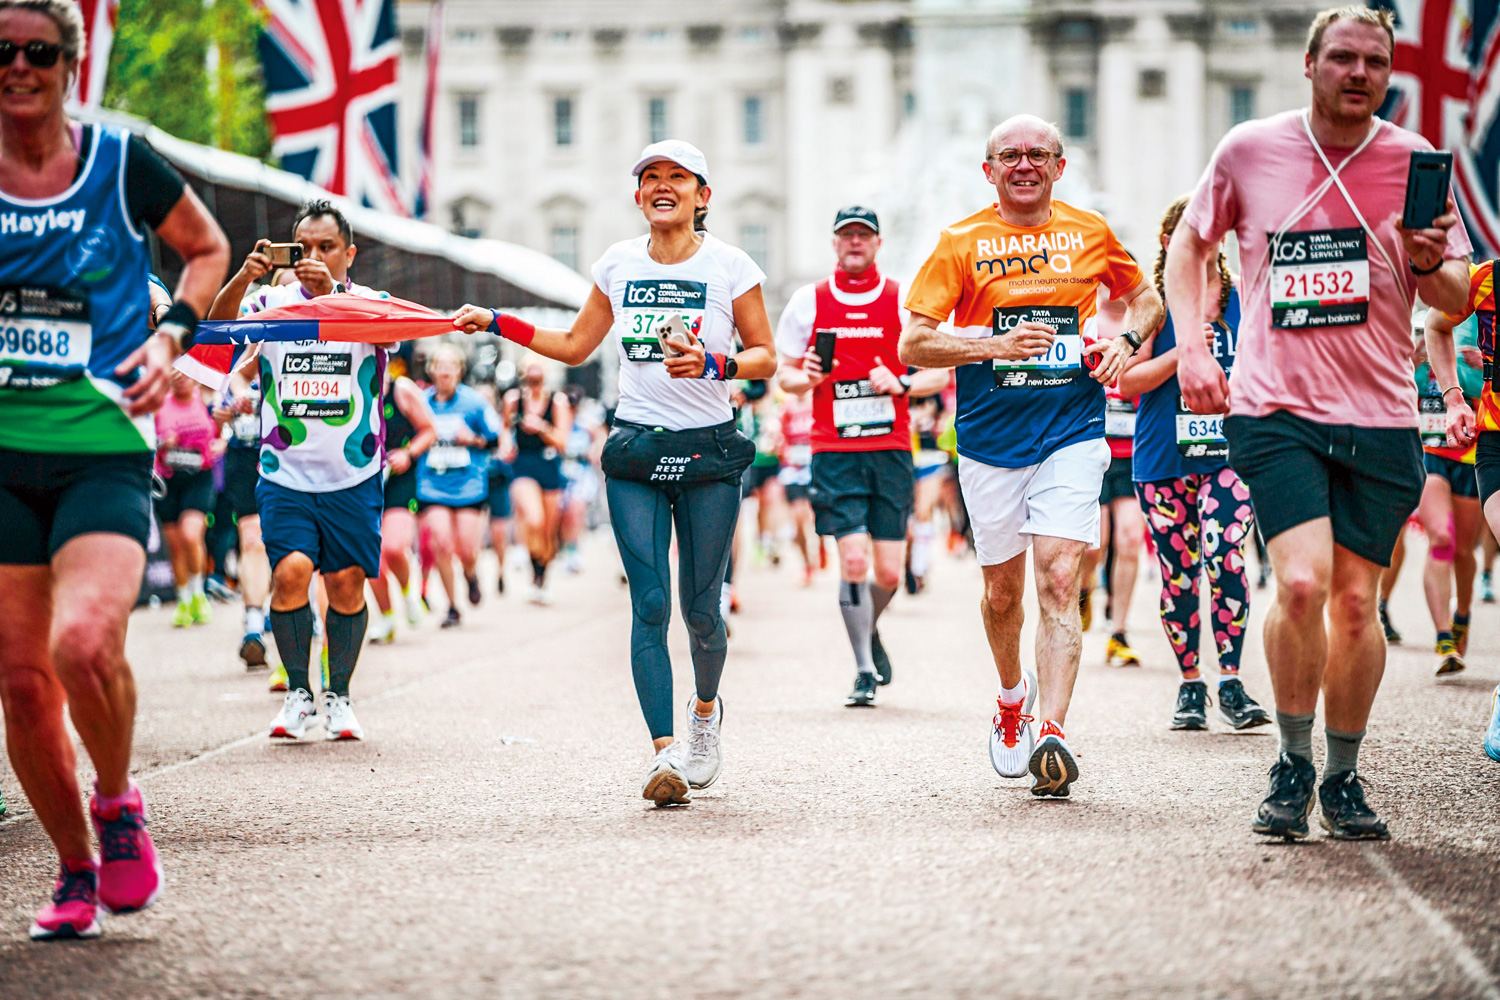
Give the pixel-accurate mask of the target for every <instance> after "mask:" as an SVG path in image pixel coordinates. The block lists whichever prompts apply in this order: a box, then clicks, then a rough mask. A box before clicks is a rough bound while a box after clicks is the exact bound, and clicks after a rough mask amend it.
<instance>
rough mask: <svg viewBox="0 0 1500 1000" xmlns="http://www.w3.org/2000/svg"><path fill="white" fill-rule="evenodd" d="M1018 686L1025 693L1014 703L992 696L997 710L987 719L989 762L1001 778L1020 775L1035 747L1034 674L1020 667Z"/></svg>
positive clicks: (1025, 769)
mask: <svg viewBox="0 0 1500 1000" xmlns="http://www.w3.org/2000/svg"><path fill="white" fill-rule="evenodd" d="M1021 686H1022V687H1023V688H1024V689H1025V691H1026V693H1025V695H1023V696H1022V698H1021V700H1020V701H1019V702H1017V703H1015V704H1014V705H1007V704H1006V703H1005V702H1003V701H1000V699H999V698H996V699H995V703H996V705H998V706H999V707H998V710H997V711H996V712H995V717H994V719H992V720H991V721H990V763H991V764H993V765H995V773H996V774H998V775H1000V777H1002V778H1024V777H1026V771H1027V768H1028V767H1029V765H1030V763H1031V751H1032V750H1033V749H1035V748H1036V727H1035V725H1034V724H1033V719H1032V717H1031V710H1032V708H1033V707H1034V706H1035V705H1036V674H1035V672H1033V671H1031V670H1029V669H1027V668H1026V667H1022V668H1021Z"/></svg>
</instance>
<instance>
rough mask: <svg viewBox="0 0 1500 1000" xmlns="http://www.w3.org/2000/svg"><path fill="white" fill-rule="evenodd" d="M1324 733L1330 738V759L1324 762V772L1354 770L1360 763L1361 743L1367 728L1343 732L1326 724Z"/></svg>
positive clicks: (1341, 772) (1339, 772) (1333, 772)
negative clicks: (1355, 731) (1353, 731)
mask: <svg viewBox="0 0 1500 1000" xmlns="http://www.w3.org/2000/svg"><path fill="white" fill-rule="evenodd" d="M1323 735H1324V736H1326V737H1327V738H1328V760H1327V761H1325V762H1324V764H1323V774H1324V775H1325V776H1326V775H1330V774H1343V773H1344V772H1345V771H1352V770H1354V769H1355V765H1357V764H1358V763H1359V745H1360V743H1361V742H1362V741H1363V740H1364V738H1365V730H1363V729H1361V730H1360V731H1359V732H1357V733H1341V732H1339V731H1338V730H1336V729H1329V728H1327V727H1326V726H1325V727H1324V729H1323Z"/></svg>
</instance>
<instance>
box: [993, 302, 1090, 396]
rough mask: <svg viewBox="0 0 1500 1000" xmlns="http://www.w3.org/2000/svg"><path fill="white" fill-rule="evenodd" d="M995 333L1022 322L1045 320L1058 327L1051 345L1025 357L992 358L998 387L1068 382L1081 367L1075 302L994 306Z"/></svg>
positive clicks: (1049, 385)
mask: <svg viewBox="0 0 1500 1000" xmlns="http://www.w3.org/2000/svg"><path fill="white" fill-rule="evenodd" d="M993 323H994V336H996V337H1002V336H1005V335H1006V334H1008V333H1011V332H1012V331H1014V330H1015V328H1016V327H1017V326H1019V325H1020V324H1022V323H1045V324H1047V325H1048V326H1050V327H1052V329H1054V330H1056V331H1057V336H1056V337H1055V338H1054V339H1053V341H1052V349H1051V350H1049V351H1048V352H1047V353H1046V354H1043V355H1041V356H1039V357H1035V358H1027V359H1026V360H1024V361H1004V360H1001V359H1000V358H996V359H995V363H994V371H995V385H996V386H997V387H999V388H1001V389H1052V388H1056V387H1057V386H1062V385H1068V384H1069V383H1071V382H1072V381H1073V378H1074V376H1076V375H1077V374H1078V372H1079V371H1080V368H1079V365H1080V364H1081V363H1082V361H1083V337H1082V336H1080V335H1079V332H1078V308H1077V307H1076V306H996V307H995V312H994V319H993Z"/></svg>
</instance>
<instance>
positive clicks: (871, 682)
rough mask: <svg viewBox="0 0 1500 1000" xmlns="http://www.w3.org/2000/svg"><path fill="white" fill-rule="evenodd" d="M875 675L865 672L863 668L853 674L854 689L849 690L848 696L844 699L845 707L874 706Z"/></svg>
mask: <svg viewBox="0 0 1500 1000" xmlns="http://www.w3.org/2000/svg"><path fill="white" fill-rule="evenodd" d="M876 683H877V682H876V680H875V675H874V674H873V673H869V674H867V673H865V672H864V671H863V670H861V671H859V672H858V673H856V674H855V675H854V690H853V691H850V692H849V697H848V698H847V699H845V701H844V707H846V708H874V707H875V685H876Z"/></svg>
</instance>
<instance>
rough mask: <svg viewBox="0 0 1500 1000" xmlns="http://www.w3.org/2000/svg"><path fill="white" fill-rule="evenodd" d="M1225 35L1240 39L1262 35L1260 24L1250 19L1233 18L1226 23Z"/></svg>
mask: <svg viewBox="0 0 1500 1000" xmlns="http://www.w3.org/2000/svg"><path fill="white" fill-rule="evenodd" d="M1224 33H1225V34H1226V35H1235V36H1237V37H1239V38H1253V37H1254V36H1256V35H1258V34H1260V23H1259V22H1257V21H1254V20H1251V19H1250V18H1233V19H1231V20H1228V21H1225V22H1224Z"/></svg>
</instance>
